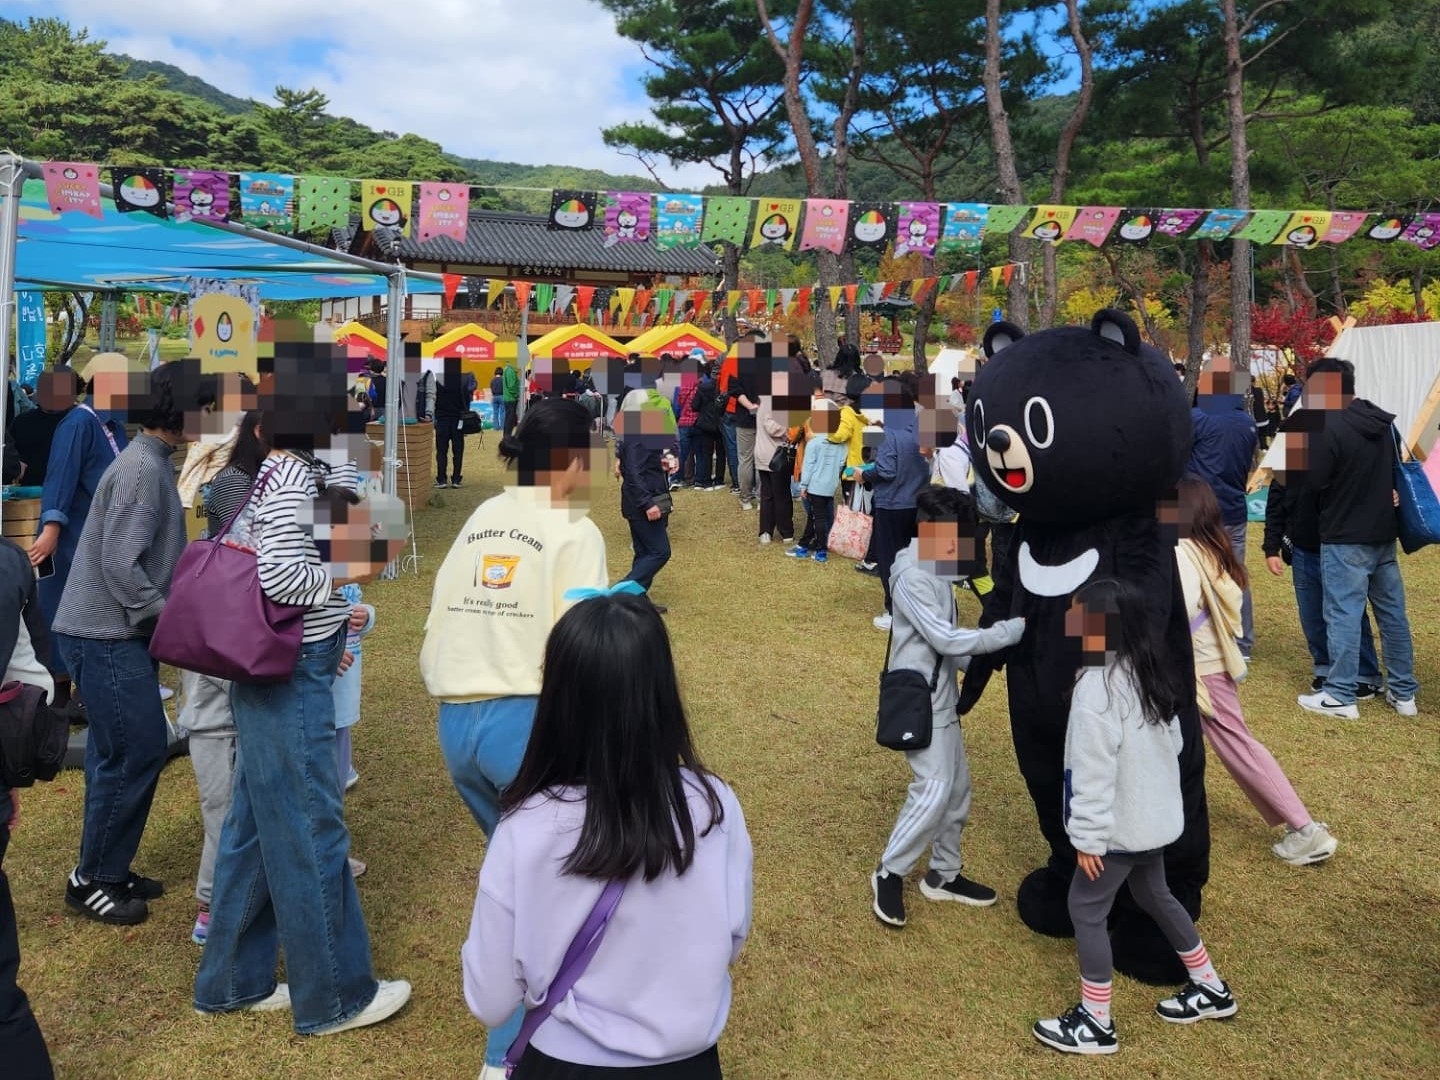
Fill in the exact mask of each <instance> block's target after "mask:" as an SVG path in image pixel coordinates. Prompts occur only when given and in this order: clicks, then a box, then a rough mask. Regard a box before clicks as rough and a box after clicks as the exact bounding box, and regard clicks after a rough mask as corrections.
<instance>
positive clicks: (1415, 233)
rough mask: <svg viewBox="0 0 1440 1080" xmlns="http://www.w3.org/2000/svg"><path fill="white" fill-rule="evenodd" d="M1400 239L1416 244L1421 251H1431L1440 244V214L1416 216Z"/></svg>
mask: <svg viewBox="0 0 1440 1080" xmlns="http://www.w3.org/2000/svg"><path fill="white" fill-rule="evenodd" d="M1400 239H1401V240H1405V241H1407V242H1408V243H1411V244H1414V245H1415V246H1416V247H1418V248H1419V249H1420V250H1421V251H1429V250H1430V249H1431V248H1433V247H1435V246H1436V245H1437V244H1440V214H1436V213H1426V214H1416V215H1415V217H1414V219H1413V220H1412V221H1411V222H1410V224H1409V225H1407V226H1406V227H1405V231H1404V232H1403V233H1401V234H1400Z"/></svg>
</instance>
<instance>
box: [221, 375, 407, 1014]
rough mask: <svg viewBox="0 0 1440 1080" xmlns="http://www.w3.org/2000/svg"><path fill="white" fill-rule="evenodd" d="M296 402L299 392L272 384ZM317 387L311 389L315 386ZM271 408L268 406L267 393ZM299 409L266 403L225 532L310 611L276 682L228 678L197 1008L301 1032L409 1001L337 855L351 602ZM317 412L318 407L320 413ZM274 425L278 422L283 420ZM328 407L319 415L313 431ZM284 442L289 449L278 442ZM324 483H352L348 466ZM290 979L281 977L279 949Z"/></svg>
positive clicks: (272, 585)
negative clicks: (227, 777) (269, 1020)
mask: <svg viewBox="0 0 1440 1080" xmlns="http://www.w3.org/2000/svg"><path fill="white" fill-rule="evenodd" d="M273 393H274V397H273V399H272V402H273V403H278V402H280V401H285V402H286V403H287V404H286V408H287V409H289V410H292V411H293V410H294V408H295V405H294V403H295V402H298V401H300V400H304V398H303V397H302V396H301V395H300V394H298V393H288V394H282V392H281V388H280V386H279V385H278V380H277V386H276V388H275V390H274V391H273ZM312 397H313V395H312ZM272 408H273V404H272ZM295 419H296V418H295V417H293V416H286V417H284V418H280V417H277V416H276V414H275V413H274V412H273V411H266V412H264V413H263V414H262V416H261V420H260V426H259V430H258V432H257V434H258V435H259V436H260V438H262V439H265V438H266V433H267V432H273V431H281V433H282V435H281V437H280V438H271V439H268V440H267V441H268V442H269V443H270V445H271V446H272V449H271V450H270V451H269V454H268V455H267V457H266V458H265V460H264V463H263V464H262V465H261V466H260V469H259V472H258V473H257V475H256V478H255V488H254V494H253V495H252V496H251V498H250V502H249V503H248V504H247V505H246V507H245V509H244V510H243V511H241V514H240V517H239V519H238V520H237V521H236V523H235V525H234V527H232V529H231V536H232V537H233V538H234V539H235V541H236V542H239V543H243V544H246V545H247V546H249V547H252V548H253V549H254V550H255V551H256V558H257V561H258V566H259V578H260V587H261V588H262V589H263V590H264V591H265V595H266V596H268V597H269V598H270V599H271V600H274V601H275V602H276V603H280V604H289V605H293V606H297V607H304V608H307V609H308V611H307V613H306V615H305V629H304V636H303V640H302V644H301V647H300V656H299V660H298V662H297V663H296V665H295V674H294V675H293V676H292V677H291V679H290V681H289V682H286V683H278V684H257V683H239V682H237V683H235V684H233V687H232V690H231V706H232V708H233V710H234V714H235V728H236V731H237V733H238V735H239V742H240V750H239V754H238V758H237V764H236V769H235V779H234V790H233V794H232V798H231V804H230V813H229V816H228V817H227V818H226V819H225V828H224V832H223V833H222V835H221V839H220V850H219V854H218V857H217V859H216V864H215V884H214V892H213V899H212V901H211V909H210V926H209V932H208V936H207V938H206V944H205V954H204V956H203V957H202V959H201V962H200V970H199V971H198V973H197V974H196V977H195V1008H196V1009H197V1010H198V1011H200V1012H232V1011H236V1010H242V1009H243V1010H250V1011H276V1010H282V1009H287V1008H289V1009H291V1010H292V1011H293V1013H294V1025H295V1030H296V1031H297V1032H299V1033H300V1034H302V1035H329V1034H333V1033H336V1032H340V1031H348V1030H350V1029H351V1028H357V1027H364V1026H366V1025H368V1024H375V1023H379V1022H380V1021H381V1020H385V1019H387V1018H388V1017H390V1016H392V1015H394V1014H395V1013H396V1012H398V1011H399V1010H400V1009H401V1008H402V1007H403V1006H404V1004H405V1002H406V1001H408V1000H409V997H410V984H409V983H407V982H404V981H394V982H377V981H376V979H375V975H374V972H373V969H372V967H371V960H370V936H369V931H368V930H367V928H366V925H365V916H364V914H363V913H362V912H361V910H360V897H359V894H358V892H357V891H356V889H355V880H354V878H353V877H352V876H351V873H350V867H349V864H348V863H347V861H346V857H347V856H348V854H349V849H350V836H349V833H348V832H347V830H346V828H345V821H344V817H343V813H342V793H341V790H340V781H339V777H338V776H337V774H336V771H335V704H334V698H333V697H332V695H331V684H332V683H333V682H334V680H335V675H336V671H337V669H338V668H339V667H340V663H341V659H342V656H343V653H344V645H345V626H346V623H347V622H348V621H349V617H350V604H349V602H348V601H347V600H345V598H344V597H343V596H342V595H341V594H340V592H339V589H338V587H339V586H340V585H343V584H344V582H343V581H337V580H334V579H333V578H332V576H331V574H330V570H329V569H328V568H327V566H326V565H325V563H324V562H323V561H322V559H321V557H320V552H319V549H318V548H317V547H316V544H315V540H314V537H313V535H312V530H311V527H310V526H309V525H308V524H307V520H308V516H309V513H310V511H311V509H312V507H313V505H314V502H315V499H316V497H317V495H318V493H319V484H318V483H317V473H318V474H319V475H320V476H321V477H322V478H325V470H324V467H323V466H317V463H316V462H315V459H314V458H313V457H312V456H311V455H310V454H309V453H304V452H302V451H297V449H296V443H297V442H303V441H304V440H303V438H297V432H296V430H295V429H296V428H297V427H304V424H303V423H302V424H298V425H297V424H296V423H295V422H294V421H295ZM317 420H318V417H317ZM282 425H283V426H282ZM328 427H329V421H328V418H327V419H326V420H325V421H324V422H323V424H322V423H317V424H316V425H315V432H314V435H315V441H316V442H321V441H324V440H323V437H322V436H323V433H324V430H325V429H326V428H328ZM276 442H282V443H283V445H285V446H287V447H288V448H289V449H284V450H281V449H274V448H273V446H274V444H275V443H276ZM340 472H341V470H335V471H334V472H332V473H330V474H329V476H328V482H329V483H340V484H342V485H344V483H345V481H346V480H349V481H350V484H351V486H353V483H354V480H353V469H348V470H343V472H344V473H345V474H346V475H344V476H341V475H337V474H338V473H340ZM281 949H283V950H284V953H285V968H286V972H287V973H288V975H289V983H288V984H287V983H280V984H278V985H277V983H276V978H275V967H276V962H277V960H278V953H279V951H280V950H281Z"/></svg>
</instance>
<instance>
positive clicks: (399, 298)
mask: <svg viewBox="0 0 1440 1080" xmlns="http://www.w3.org/2000/svg"><path fill="white" fill-rule="evenodd" d="M389 304H390V307H389V310H388V311H386V313H385V316H386V317H385V339H386V341H385V355H386V364H385V469H384V474H383V476H384V478H383V480H382V482H381V486H380V490H381V491H383V492H385V494H387V495H398V494H399V493H400V492H399V486H398V485H397V483H396V478H397V473H398V471H399V467H400V459H399V456H398V453H399V447H400V429H399V426H398V425H399V424H400V423H401V422H402V421H403V419H404V418H403V417H402V416H401V412H400V382H401V380H402V379H404V378H405V331H404V327H403V323H402V318H403V316H404V314H405V268H404V267H403V266H402V267H394V266H392V267H391V268H390V297H389Z"/></svg>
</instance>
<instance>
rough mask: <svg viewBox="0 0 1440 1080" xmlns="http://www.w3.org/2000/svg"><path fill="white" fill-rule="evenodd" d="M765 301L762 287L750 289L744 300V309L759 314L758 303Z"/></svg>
mask: <svg viewBox="0 0 1440 1080" xmlns="http://www.w3.org/2000/svg"><path fill="white" fill-rule="evenodd" d="M764 302H765V291H764V290H763V289H751V290H750V295H749V296H748V297H747V298H746V301H745V310H746V311H748V312H749V313H750V314H751V315H758V314H760V305H761V304H763V303H764Z"/></svg>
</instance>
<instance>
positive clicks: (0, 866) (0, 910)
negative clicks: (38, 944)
mask: <svg viewBox="0 0 1440 1080" xmlns="http://www.w3.org/2000/svg"><path fill="white" fill-rule="evenodd" d="M5 806H6V807H7V808H8V806H9V801H8V800H6V803H5ZM6 816H8V813H7V815H6ZM9 843H10V830H9V828H7V827H6V824H5V822H3V821H0V1062H4V1068H3V1072H4V1075H5V1077H6V1080H54V1078H55V1073H54V1071H53V1070H52V1069H51V1068H50V1051H49V1050H48V1049H46V1047H45V1037H44V1036H43V1035H41V1034H40V1025H39V1024H37V1023H36V1022H35V1014H34V1013H32V1012H31V1011H30V1001H29V999H28V998H26V997H25V991H23V990H21V989H20V987H19V984H18V983H17V981H16V980H17V978H18V976H19V971H20V937H19V933H18V931H17V929H16V926H15V904H14V903H13V902H12V900H11V898H10V881H9V879H7V878H6V877H5V870H4V860H5V848H6V847H8V846H9ZM695 1075H697V1076H698V1075H701V1074H699V1073H697V1074H695ZM715 1075H716V1076H719V1075H720V1073H719V1071H718V1069H717V1070H716V1073H715Z"/></svg>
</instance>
